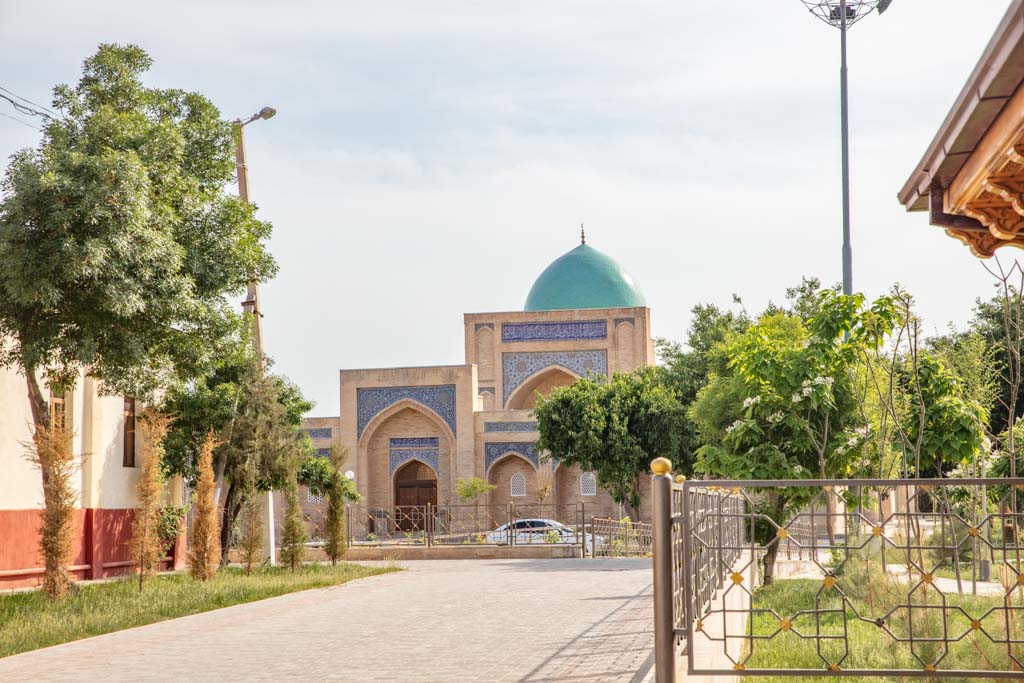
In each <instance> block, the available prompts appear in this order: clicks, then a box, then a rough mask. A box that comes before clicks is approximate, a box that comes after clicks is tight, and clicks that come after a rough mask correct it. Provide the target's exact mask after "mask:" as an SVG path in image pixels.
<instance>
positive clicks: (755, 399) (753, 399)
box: [743, 396, 761, 408]
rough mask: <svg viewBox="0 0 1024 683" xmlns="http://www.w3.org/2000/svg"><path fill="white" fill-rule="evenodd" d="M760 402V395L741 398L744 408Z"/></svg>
mask: <svg viewBox="0 0 1024 683" xmlns="http://www.w3.org/2000/svg"><path fill="white" fill-rule="evenodd" d="M760 402H761V397H760V396H751V397H750V398H745V399H743V407H744V408H749V407H750V406H755V405H757V404H758V403H760Z"/></svg>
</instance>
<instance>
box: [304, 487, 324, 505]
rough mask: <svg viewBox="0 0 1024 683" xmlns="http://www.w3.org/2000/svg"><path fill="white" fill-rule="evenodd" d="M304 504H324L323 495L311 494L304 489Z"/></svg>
mask: <svg viewBox="0 0 1024 683" xmlns="http://www.w3.org/2000/svg"><path fill="white" fill-rule="evenodd" d="M306 502H307V503H322V502H324V494H323V493H313V492H312V491H311V490H309V489H308V488H307V489H306Z"/></svg>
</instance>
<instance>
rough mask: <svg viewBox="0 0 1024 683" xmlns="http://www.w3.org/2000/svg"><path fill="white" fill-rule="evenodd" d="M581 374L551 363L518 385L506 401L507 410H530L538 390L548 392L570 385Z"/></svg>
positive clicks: (534, 402) (535, 401)
mask: <svg viewBox="0 0 1024 683" xmlns="http://www.w3.org/2000/svg"><path fill="white" fill-rule="evenodd" d="M579 378H580V376H579V375H578V374H576V373H575V372H573V371H572V370H570V369H569V368H566V367H564V366H562V365H549V366H547V367H546V368H543V369H541V370H538V371H537V372H535V373H533V374H532V375H530V376H529V377H527V378H526V379H525V380H523V382H522V383H521V384H520V385H519V386H518V387H516V389H515V391H513V392H512V394H511V395H510V396H509V397H508V401H506V402H505V409H506V410H530V409H531V408H533V407H534V406H535V405H536V403H537V399H536V396H535V393H536V392H538V391H539V392H540V393H541V394H547V393H548V392H550V391H551V389H553V388H554V387H563V386H569V385H570V384H572V383H573V382H575V381H576V380H578V379H579Z"/></svg>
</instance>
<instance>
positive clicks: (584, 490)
mask: <svg viewBox="0 0 1024 683" xmlns="http://www.w3.org/2000/svg"><path fill="white" fill-rule="evenodd" d="M580 495H581V496H596V495H597V477H595V476H594V473H593V472H584V473H583V474H581V475H580Z"/></svg>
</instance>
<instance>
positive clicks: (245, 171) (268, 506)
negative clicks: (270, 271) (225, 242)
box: [217, 107, 277, 565]
mask: <svg viewBox="0 0 1024 683" xmlns="http://www.w3.org/2000/svg"><path fill="white" fill-rule="evenodd" d="M276 113H277V110H276V109H274V108H273V107H263V109H260V110H259V111H258V112H256V113H255V114H253V115H252V116H250V117H249V118H247V119H236V120H235V122H234V124H235V130H236V131H237V135H238V140H237V143H236V145H235V171H236V172H237V174H238V196H239V197H240V198H241V200H242V201H243V202H245V203H246V204H248V203H249V167H248V165H247V164H246V162H245V127H246V126H248V125H249V124H250V123H252V122H253V121H258V120H261V119H269V118H273V117H274V114H276ZM242 308H243V309H244V310H245V312H246V313H249V314H250V315H251V316H252V343H253V347H255V351H256V362H257V363H259V364H260V367H263V326H262V323H261V320H260V319H261V318H262V317H263V312H262V311H261V310H260V290H259V283H258V282H257V281H256V276H255V275H253V276H252V277H250V278H249V284H248V286H247V287H246V293H245V301H243V302H242ZM223 465H224V463H223V462H221V466H222V468H223ZM223 474H224V472H223V469H221V471H220V472H218V477H217V481H221V480H222V477H223ZM217 497H218V499H219V498H220V491H218V492H217ZM262 521H263V553H264V555H265V558H264V559H265V560H266V561H267V562H269V563H270V564H271V565H274V564H277V539H276V533H275V529H274V492H273V491H267V498H266V500H265V501H264V503H263V520H262Z"/></svg>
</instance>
